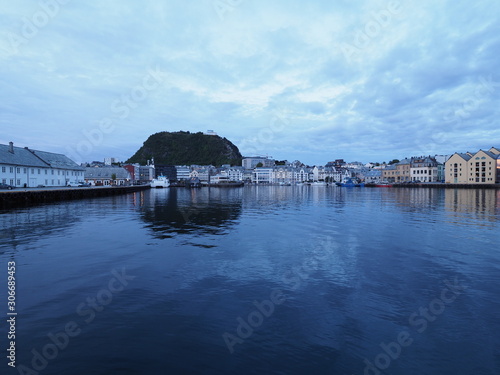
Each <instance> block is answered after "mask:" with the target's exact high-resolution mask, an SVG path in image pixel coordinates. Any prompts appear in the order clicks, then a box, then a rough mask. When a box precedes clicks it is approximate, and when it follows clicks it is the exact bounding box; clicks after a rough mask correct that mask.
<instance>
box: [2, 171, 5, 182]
mask: <svg viewBox="0 0 500 375" xmlns="http://www.w3.org/2000/svg"><path fill="white" fill-rule="evenodd" d="M2 172H3V173H5V167H2ZM4 183H5V182H4Z"/></svg>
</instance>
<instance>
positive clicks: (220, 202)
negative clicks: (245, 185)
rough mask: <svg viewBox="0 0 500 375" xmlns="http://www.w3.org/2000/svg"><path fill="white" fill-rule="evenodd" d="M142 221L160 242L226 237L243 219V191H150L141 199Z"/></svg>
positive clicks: (207, 189) (174, 189) (210, 189)
mask: <svg viewBox="0 0 500 375" xmlns="http://www.w3.org/2000/svg"><path fill="white" fill-rule="evenodd" d="M135 199H136V202H138V201H139V199H140V207H141V218H142V220H144V221H145V222H146V223H147V226H148V227H149V228H150V229H151V230H152V231H153V232H154V235H155V236H156V237H158V238H170V237H173V236H174V235H176V234H183V233H192V232H199V233H206V234H208V233H210V234H223V233H224V231H226V230H227V229H228V228H229V227H231V226H232V225H233V224H234V223H235V222H236V221H237V219H238V217H239V216H240V215H241V207H242V189H231V188H227V189H223V188H201V189H185V188H171V189H170V188H169V189H151V190H150V191H148V192H146V193H144V195H143V196H141V197H140V198H137V197H136V198H135Z"/></svg>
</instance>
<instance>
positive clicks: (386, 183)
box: [375, 181, 392, 187]
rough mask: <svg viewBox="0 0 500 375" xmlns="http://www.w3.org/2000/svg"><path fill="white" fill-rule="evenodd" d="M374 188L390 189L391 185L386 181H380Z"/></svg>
mask: <svg viewBox="0 0 500 375" xmlns="http://www.w3.org/2000/svg"><path fill="white" fill-rule="evenodd" d="M375 187H392V184H391V183H389V182H388V181H380V182H377V183H376V184H375Z"/></svg>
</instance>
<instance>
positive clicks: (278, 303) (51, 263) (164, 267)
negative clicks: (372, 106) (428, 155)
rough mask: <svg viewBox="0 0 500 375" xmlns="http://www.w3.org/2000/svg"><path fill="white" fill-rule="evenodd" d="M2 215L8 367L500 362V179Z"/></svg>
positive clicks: (211, 195) (373, 369)
mask: <svg viewBox="0 0 500 375" xmlns="http://www.w3.org/2000/svg"><path fill="white" fill-rule="evenodd" d="M0 228H1V241H0V273H1V274H0V280H3V281H2V282H1V283H0V301H1V303H0V305H1V306H3V307H2V308H1V309H0V313H1V314H2V315H3V316H4V319H2V321H3V322H2V324H0V345H1V348H2V352H3V353H4V355H2V359H1V360H0V361H1V363H0V368H1V371H0V373H2V374H50V375H66V374H72V375H73V374H85V375H89V374H102V375H104V374H130V375H132V374H233V373H234V374H311V373H314V374H339V375H358V374H359V375H361V374H370V375H377V374H393V375H413V374H414V375H417V374H418V375H420V374H427V375H431V374H436V375H437V374H439V375H448V374H449V375H457V374H474V375H494V374H499V373H500V319H499V311H500V288H499V285H500V250H499V249H500V248H499V243H500V190H482V189H418V188H401V189H390V188H389V189H387V188H385V189H384V188H372V189H370V188H340V187H325V186H295V187H294V186H258V187H256V186H251V187H243V188H224V189H223V188H201V189H185V188H169V189H152V190H147V191H141V192H136V193H132V194H127V195H121V196H112V197H103V198H94V199H83V200H78V201H68V202H59V203H54V204H46V205H38V206H33V207H29V208H22V209H13V210H3V211H0ZM11 262H12V263H11ZM12 264H15V291H16V294H15V312H16V313H17V315H16V316H15V339H13V340H10V339H8V334H9V330H10V326H9V323H8V322H7V320H8V319H9V317H11V316H12V315H10V316H8V315H7V313H8V312H9V311H8V303H7V302H8V283H7V279H8V266H9V265H12ZM11 341H14V343H15V366H16V367H15V368H14V367H12V366H9V365H8V363H9V362H10V360H9V359H8V358H6V355H5V353H9V351H8V349H9V346H10V345H11ZM7 355H8V354H7Z"/></svg>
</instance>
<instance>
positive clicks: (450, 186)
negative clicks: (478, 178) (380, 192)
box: [392, 183, 500, 189]
mask: <svg viewBox="0 0 500 375" xmlns="http://www.w3.org/2000/svg"><path fill="white" fill-rule="evenodd" d="M392 186H393V187H395V188H434V189H500V184H433V183H425V184H394V185H392Z"/></svg>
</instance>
